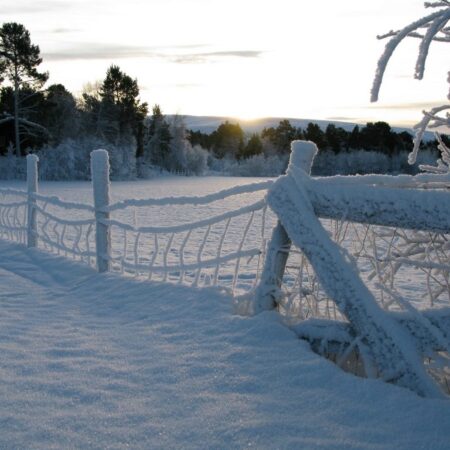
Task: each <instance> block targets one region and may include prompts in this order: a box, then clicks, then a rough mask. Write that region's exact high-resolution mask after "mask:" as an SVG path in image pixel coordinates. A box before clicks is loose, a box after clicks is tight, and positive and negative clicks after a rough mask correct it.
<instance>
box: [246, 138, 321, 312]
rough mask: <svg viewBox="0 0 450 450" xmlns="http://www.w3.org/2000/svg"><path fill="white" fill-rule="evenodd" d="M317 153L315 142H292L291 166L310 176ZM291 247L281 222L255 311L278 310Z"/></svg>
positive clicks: (257, 295) (276, 227)
mask: <svg viewBox="0 0 450 450" xmlns="http://www.w3.org/2000/svg"><path fill="white" fill-rule="evenodd" d="M317 151H318V150H317V146H316V144H315V143H314V142H311V141H292V142H291V155H290V157H289V167H296V168H299V169H302V170H303V171H305V172H306V173H307V174H310V173H311V167H312V164H313V161H314V157H315V156H316V154H317ZM288 170H289V168H288ZM291 245H292V242H291V239H290V238H289V236H288V234H287V231H286V230H285V229H284V227H283V225H282V224H281V222H280V221H279V220H278V222H277V225H276V226H275V228H274V229H273V232H272V237H271V239H270V242H269V246H268V249H267V254H266V259H265V261H264V268H263V271H262V274H261V280H260V282H259V286H258V288H257V291H256V299H255V300H256V301H255V304H254V312H259V311H263V310H268V309H273V308H275V307H276V304H277V301H278V300H279V296H280V288H281V282H282V280H283V275H284V272H285V270H286V263H287V260H288V257H289V251H290V249H291Z"/></svg>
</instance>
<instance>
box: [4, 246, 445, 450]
mask: <svg viewBox="0 0 450 450" xmlns="http://www.w3.org/2000/svg"><path fill="white" fill-rule="evenodd" d="M0 253H1V255H2V258H1V260H0V287H1V289H0V330H1V331H0V350H1V353H2V358H1V360H0V379H1V383H0V396H1V398H2V402H1V403H0V428H1V433H0V448H2V449H24V448H33V449H36V450H39V449H51V448H83V449H100V448H102V449H103V448H109V449H120V448H133V449H148V448H153V449H159V448H161V449H162V448H171V449H181V448H183V449H191V448H192V449H194V448H214V449H237V448H244V447H245V448H247V447H250V448H258V449H273V448H280V449H298V448H307V449H363V450H364V449H371V450H379V449H384V448H396V449H399V450H400V449H404V450H415V449H424V448H430V449H431V448H432V449H433V450H444V449H447V448H448V443H449V441H450V404H449V402H448V401H442V400H433V399H428V400H424V399H422V398H420V397H418V396H417V395H415V394H413V393H411V392H409V391H408V390H405V389H400V388H397V387H395V386H392V385H388V384H385V383H382V382H381V381H376V380H367V379H361V378H356V377H354V376H351V375H348V374H345V373H343V372H342V371H340V370H339V369H338V368H337V367H336V366H334V365H333V364H332V363H329V362H327V361H326V360H325V359H323V358H320V357H319V356H317V355H315V354H314V353H312V352H311V351H310V350H309V348H308V346H307V345H306V344H305V343H302V341H299V340H298V339H297V338H296V336H295V335H294V333H292V332H291V331H290V330H288V329H287V328H286V327H285V326H284V325H282V324H281V323H280V322H279V316H278V315H277V314H276V313H274V312H265V313H263V314H260V315H258V316H255V317H252V318H242V317H238V316H232V315H231V314H230V298H229V297H227V296H225V295H223V294H221V293H220V292H218V291H217V290H213V289H193V288H187V287H185V286H174V285H168V284H162V283H161V284H158V283H151V282H139V281H136V280H131V279H128V278H124V277H120V276H117V275H115V274H111V273H108V274H97V273H95V271H94V270H93V269H92V268H89V267H87V266H83V265H80V264H78V263H74V262H71V261H68V260H65V259H63V258H61V257H55V256H53V255H49V254H45V253H42V252H40V251H39V250H35V249H28V250H27V249H26V248H25V247H23V246H19V245H17V244H11V243H5V242H4V241H0Z"/></svg>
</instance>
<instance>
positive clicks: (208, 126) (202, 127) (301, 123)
mask: <svg viewBox="0 0 450 450" xmlns="http://www.w3.org/2000/svg"><path fill="white" fill-rule="evenodd" d="M167 117H168V118H170V117H172V116H171V115H168V116H167ZM183 117H184V120H185V123H186V127H187V128H188V129H189V130H193V131H200V132H202V133H207V134H210V133H212V132H213V131H215V130H217V127H218V126H219V125H220V124H221V123H223V122H225V121H226V120H228V121H229V122H232V123H236V122H238V123H239V125H240V126H241V127H242V129H243V130H244V132H245V133H246V134H252V133H260V132H261V131H262V130H263V129H264V128H269V127H277V126H278V124H279V123H280V120H284V119H287V120H289V122H291V124H292V125H293V126H294V127H297V128H298V127H300V128H303V129H304V128H306V127H307V126H308V123H310V122H312V123H316V124H317V125H319V127H320V128H322V130H325V128H326V127H327V126H328V125H329V124H330V123H331V124H333V125H336V126H337V127H341V128H343V129H344V130H346V131H351V130H353V128H354V127H355V126H356V125H358V126H360V127H362V126H364V125H365V124H361V123H352V122H340V121H336V120H318V119H294V118H291V117H265V118H262V119H252V120H243V119H236V118H233V117H225V116H222V117H221V116H183ZM392 129H393V130H394V131H395V132H397V133H401V132H403V131H406V132H408V133H410V134H413V132H412V130H411V128H404V127H392ZM432 139H434V135H433V133H430V132H427V133H426V136H425V139H424V140H426V141H428V140H432Z"/></svg>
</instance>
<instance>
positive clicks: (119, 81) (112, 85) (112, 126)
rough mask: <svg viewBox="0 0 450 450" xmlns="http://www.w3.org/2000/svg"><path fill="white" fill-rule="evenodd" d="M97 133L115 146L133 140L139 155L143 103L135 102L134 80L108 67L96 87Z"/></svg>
mask: <svg viewBox="0 0 450 450" xmlns="http://www.w3.org/2000/svg"><path fill="white" fill-rule="evenodd" d="M99 94H100V105H99V111H98V132H99V134H100V135H102V136H103V137H104V138H105V139H107V140H108V141H109V142H112V143H114V144H119V143H120V142H129V141H130V139H135V141H136V146H137V149H136V155H137V156H140V155H142V152H143V146H142V141H143V136H142V134H143V121H144V119H145V117H146V115H147V112H148V110H147V104H146V103H141V101H140V99H139V86H138V82H137V80H136V79H134V80H133V79H132V78H131V77H130V76H128V75H127V74H125V73H124V72H122V71H121V70H120V68H119V67H118V66H115V65H112V66H110V67H109V69H108V70H107V72H106V77H105V79H104V81H103V84H102V86H101V88H100V92H99Z"/></svg>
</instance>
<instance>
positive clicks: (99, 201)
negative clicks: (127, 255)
mask: <svg viewBox="0 0 450 450" xmlns="http://www.w3.org/2000/svg"><path fill="white" fill-rule="evenodd" d="M91 177H92V187H93V191H94V208H95V251H96V255H97V256H96V258H97V270H98V271H99V272H108V271H109V269H110V262H109V258H110V256H111V235H110V227H109V225H106V224H104V223H102V220H107V219H109V212H107V211H105V208H106V207H107V206H109V202H110V195H109V187H110V186H109V185H110V183H109V155H108V152H107V151H106V150H94V151H92V152H91Z"/></svg>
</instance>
